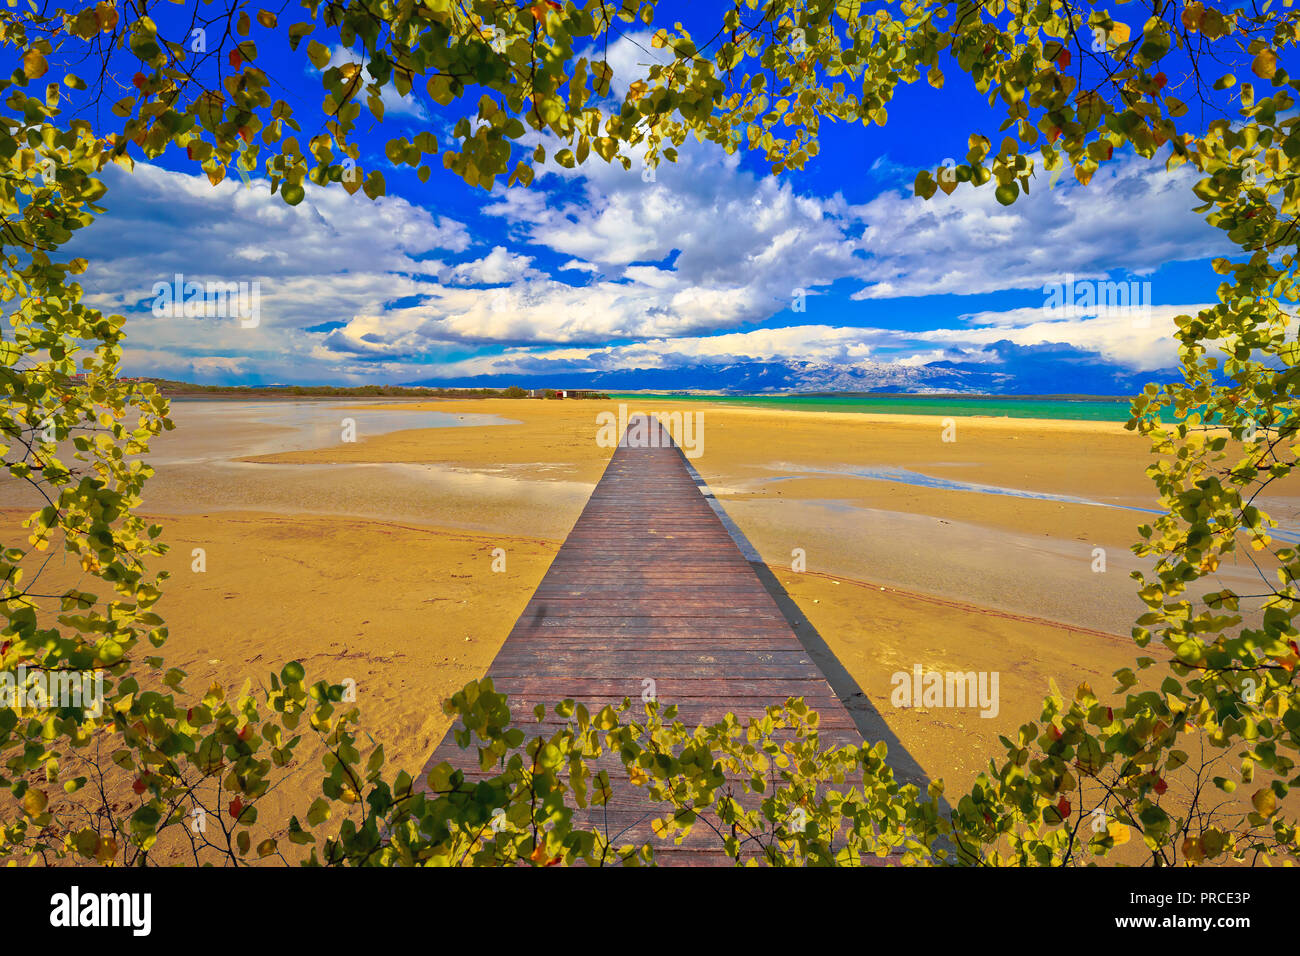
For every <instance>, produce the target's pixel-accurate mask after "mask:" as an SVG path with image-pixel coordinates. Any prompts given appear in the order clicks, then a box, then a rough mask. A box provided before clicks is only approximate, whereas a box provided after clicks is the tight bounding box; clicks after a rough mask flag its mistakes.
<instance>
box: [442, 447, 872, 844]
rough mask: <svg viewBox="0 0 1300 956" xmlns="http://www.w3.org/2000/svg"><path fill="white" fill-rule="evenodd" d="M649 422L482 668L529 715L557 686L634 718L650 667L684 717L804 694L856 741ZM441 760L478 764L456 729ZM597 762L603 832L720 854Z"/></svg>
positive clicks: (832, 731)
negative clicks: (683, 835) (678, 836)
mask: <svg viewBox="0 0 1300 956" xmlns="http://www.w3.org/2000/svg"><path fill="white" fill-rule="evenodd" d="M651 427H652V429H654V430H655V431H654V432H653V433H652V434H657V435H658V438H659V441H658V444H659V447H628V446H627V445H626V444H624V445H621V446H620V447H619V448H617V449H616V450H615V452H614V455H613V458H612V459H611V460H610V463H609V466H608V467H607V468H606V470H605V474H604V476H603V477H602V478H601V480H600V482H599V483H598V484H597V485H596V488H595V491H593V492H592V495H591V498H590V500H589V501H588V502H587V505H586V507H585V508H584V509H583V511H582V515H581V516H580V517H579V518H578V521H577V523H576V524H575V525H574V527H573V530H572V532H570V534H569V536H568V538H567V539H566V540H565V542H564V545H563V546H562V547H561V548H560V551H559V553H558V554H557V555H556V556H555V560H554V561H553V562H552V564H551V566H550V569H549V570H548V571H547V573H546V576H545V577H544V578H543V579H542V582H541V584H540V585H538V588H537V591H536V593H535V594H534V595H533V597H532V599H531V600H530V601H529V603H528V605H527V607H525V608H524V612H523V614H522V615H521V616H520V618H519V621H518V622H517V623H516V624H515V627H514V629H513V630H512V631H511V632H510V635H509V637H508V638H507V639H506V642H505V644H504V645H503V646H502V648H501V650H500V652H499V653H498V654H497V656H496V659H495V660H494V661H493V662H492V665H491V667H490V668H489V670H488V674H489V675H490V676H491V677H492V679H493V681H494V683H495V685H496V689H497V690H498V691H499V692H501V693H505V694H507V695H508V696H509V702H510V706H511V710H512V712H513V713H515V714H517V715H518V716H519V718H520V719H521V723H522V724H523V725H524V726H525V727H527V726H528V725H530V724H532V720H533V717H532V713H531V711H532V708H533V706H534V705H536V704H539V703H541V704H546V705H547V706H548V708H549V707H550V706H552V705H554V704H556V703H558V702H559V701H561V700H564V699H565V698H571V699H573V700H575V701H577V702H579V703H583V704H586V705H587V707H588V708H589V709H590V710H591V711H592V713H595V712H597V711H599V710H600V709H601V708H603V707H604V706H605V705H607V704H617V703H619V702H620V701H622V699H623V698H624V697H630V698H631V699H632V702H633V712H634V713H633V719H635V718H636V715H640V714H641V713H642V710H641V707H642V705H641V695H642V689H643V686H644V684H643V681H644V680H645V679H646V678H650V679H652V680H653V681H654V682H655V692H656V696H657V698H658V700H659V702H660V704H661V705H662V706H666V705H668V704H676V705H677V707H678V710H679V716H680V719H681V720H682V721H683V722H685V723H686V724H687V726H691V727H693V726H695V725H696V724H698V723H704V722H714V721H717V720H719V719H721V718H722V717H723V715H724V714H727V713H734V714H736V715H737V716H739V717H742V718H744V717H748V716H759V715H761V714H762V712H763V710H764V708H765V707H767V706H768V705H771V704H779V703H782V702H783V701H784V700H785V699H786V698H787V697H803V698H804V699H805V700H807V702H808V704H809V705H810V706H811V707H812V708H813V709H815V710H817V711H818V712H819V713H820V715H821V736H822V741H823V743H824V744H826V745H840V744H848V743H853V744H858V743H861V740H862V738H861V736H860V735H859V733H858V731H857V728H856V726H855V724H854V721H853V719H852V717H851V716H850V714H849V712H848V711H847V710H846V709H845V708H844V706H843V705H842V704H841V703H840V701H839V699H838V698H837V697H836V696H835V693H834V692H833V691H832V690H831V687H830V685H829V684H828V683H827V681H826V678H825V677H824V676H823V674H822V672H821V671H820V670H819V669H818V668H817V666H816V665H815V664H814V663H813V661H812V659H811V658H810V656H809V654H808V652H807V651H806V650H805V648H804V647H803V645H802V644H801V643H800V641H799V639H798V637H797V636H796V635H795V632H794V630H793V629H792V628H791V626H790V623H789V622H788V621H787V620H786V618H785V616H784V615H783V614H782V612H781V610H780V608H779V607H778V606H777V603H776V600H775V599H774V598H773V596H772V595H771V594H770V593H769V592H768V590H767V589H766V588H765V587H764V585H763V583H762V581H761V580H760V579H759V576H758V574H757V573H756V572H755V570H754V568H753V567H751V565H750V562H749V561H748V560H747V559H746V557H745V556H744V555H743V554H742V553H741V551H740V549H739V547H737V544H736V542H735V541H734V540H733V539H732V537H731V535H730V534H729V533H728V531H727V529H726V528H725V527H724V526H723V523H722V521H721V520H720V519H719V517H718V515H717V514H715V513H714V510H713V508H712V507H710V505H709V502H708V500H707V499H706V498H705V496H704V495H703V494H702V493H701V490H702V489H701V487H700V486H699V485H698V484H697V482H696V479H695V478H693V477H692V475H691V473H690V471H689V470H688V468H687V465H686V460H685V459H684V458H683V456H682V454H681V452H680V451H679V450H678V449H677V448H676V447H672V446H671V439H670V438H669V437H668V435H667V432H666V431H660V428H661V426H660V425H659V423H658V422H657V421H655V422H653V423H652V426H651ZM652 444H653V442H652ZM550 720H552V717H551V715H549V714H548V721H550ZM539 729H543V730H546V732H553V730H554V727H551V728H547V727H546V726H545V725H542V727H541V728H539ZM442 760H446V761H447V762H449V763H451V764H452V765H453V766H456V767H459V768H462V769H464V770H466V771H467V773H468V772H471V771H472V775H473V776H479V775H480V773H479V771H478V768H477V752H476V750H474V749H473V748H471V750H469V751H462V750H460V748H458V747H457V746H456V743H455V740H454V739H453V737H452V735H451V733H448V734H447V736H446V737H445V738H444V740H443V742H442V744H441V745H440V746H439V747H438V749H437V750H436V751H435V752H434V754H433V756H432V757H431V758H430V762H429V767H432V766H433V764H435V763H437V762H439V761H442ZM600 766H602V767H604V768H605V769H607V770H609V773H610V779H611V781H612V782H613V783H614V785H615V787H616V788H617V787H619V785H620V783H621V784H622V791H621V792H619V791H618V790H616V793H615V796H614V799H612V800H611V801H610V806H609V808H608V810H607V811H597V812H596V814H594V815H593V816H592V817H591V819H592V820H593V821H605V820H606V819H607V822H608V825H609V833H610V835H611V837H612V836H613V835H614V834H615V833H618V832H619V831H624V830H626V832H624V833H623V835H622V836H621V837H620V838H619V839H618V840H617V841H616V842H618V843H624V842H638V843H639V842H643V841H644V842H650V843H651V844H652V845H653V846H654V847H655V851H656V854H657V856H658V858H659V862H660V864H661V865H682V864H686V865H709V864H725V863H727V862H728V861H727V858H726V857H725V855H724V854H723V853H722V852H721V846H720V842H719V840H718V839H717V837H716V836H715V835H714V834H713V833H712V832H710V831H709V830H708V828H707V827H705V826H704V825H703V824H702V823H701V824H697V825H696V827H695V828H694V831H693V832H692V834H691V836H690V837H689V838H688V839H687V841H686V842H685V843H684V844H683V845H682V846H680V847H677V846H674V845H673V844H671V843H670V842H668V843H666V842H663V841H660V840H658V839H656V838H654V837H653V835H652V834H651V833H650V828H649V825H648V820H649V819H651V818H652V817H653V812H652V810H651V808H650V806H649V804H648V803H647V802H646V801H645V799H644V797H643V795H642V793H641V792H640V791H637V790H634V789H633V788H632V787H631V785H630V784H628V783H627V782H626V773H625V772H624V771H623V769H622V766H621V764H619V763H618V762H617V760H616V759H615V761H614V763H612V764H608V765H607V764H606V763H605V762H604V761H602V762H601V764H600ZM427 769H428V768H426V772H427ZM579 812H580V813H581V812H582V811H579Z"/></svg>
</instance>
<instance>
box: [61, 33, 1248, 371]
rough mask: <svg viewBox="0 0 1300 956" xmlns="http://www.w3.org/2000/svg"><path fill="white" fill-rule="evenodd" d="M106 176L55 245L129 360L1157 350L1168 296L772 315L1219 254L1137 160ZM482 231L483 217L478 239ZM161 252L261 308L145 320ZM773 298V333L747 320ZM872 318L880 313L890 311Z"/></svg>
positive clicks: (761, 313) (1171, 179)
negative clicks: (531, 180)
mask: <svg viewBox="0 0 1300 956" xmlns="http://www.w3.org/2000/svg"><path fill="white" fill-rule="evenodd" d="M639 55H640V54H639V51H634V50H622V51H618V50H615V51H614V52H613V53H611V61H613V60H614V59H615V58H616V57H622V58H623V59H624V60H626V61H627V64H625V65H624V66H622V67H620V66H618V65H616V67H615V69H616V74H617V72H618V71H619V69H623V70H625V71H628V70H632V69H633V68H634V67H636V66H637V65H638V64H639V63H640V61H639V60H637V56H639ZM628 64H630V65H628ZM882 169H883V167H882ZM107 175H108V177H109V186H110V190H109V193H108V195H107V197H106V199H105V205H106V206H108V208H109V213H108V214H107V215H106V216H105V217H103V219H102V220H101V221H100V222H98V223H97V224H96V225H95V226H94V227H93V228H91V229H89V230H86V231H85V232H83V233H81V234H80V235H79V236H78V237H77V239H76V241H75V243H74V251H75V254H78V255H84V256H86V257H87V258H88V259H90V261H91V263H92V268H91V271H90V272H89V273H88V274H87V276H86V277H85V282H84V285H85V287H86V288H87V290H88V292H89V293H90V300H91V302H92V304H95V305H97V306H99V307H102V308H106V309H110V310H113V311H124V310H125V311H128V312H131V313H132V319H131V322H130V324H129V326H128V329H129V331H130V341H129V343H128V348H129V350H130V351H129V352H128V357H129V361H131V362H135V363H137V365H138V367H140V368H145V367H147V368H148V369H150V370H153V371H156V372H158V373H159V374H165V369H167V368H172V369H173V370H178V371H184V372H189V373H192V374H195V375H209V376H220V375H222V374H227V375H231V376H257V377H259V378H261V379H263V380H266V379H273V378H274V379H284V378H290V379H297V380H301V379H302V377H303V376H304V375H308V374H311V375H312V376H313V377H314V378H316V379H317V380H341V381H352V380H372V381H374V380H378V381H402V380H407V379H409V378H411V377H412V376H413V375H414V376H416V377H426V378H427V377H428V376H429V375H430V374H444V373H445V374H448V375H453V374H455V375H468V374H479V373H486V372H488V371H495V370H510V369H527V368H538V367H544V366H547V365H550V364H554V363H565V364H569V363H586V364H587V365H588V366H589V367H592V368H614V367H643V368H644V367H660V366H669V365H674V364H683V363H685V364H689V363H722V362H739V361H779V360H784V359H799V360H804V361H818V362H823V361H824V362H831V363H836V362H838V363H846V364H851V363H855V362H857V363H860V362H890V363H895V364H897V365H901V366H915V365H920V364H925V363H927V362H932V361H942V360H945V359H948V360H958V359H960V360H974V361H982V360H989V361H992V360H994V357H995V354H994V353H993V352H992V351H990V348H991V346H993V345H994V344H996V343H999V342H1007V343H1013V344H1015V345H1018V346H1024V347H1035V346H1038V345H1044V344H1050V343H1056V344H1068V345H1070V346H1072V347H1075V348H1078V349H1082V350H1085V351H1091V352H1093V353H1096V354H1097V355H1098V356H1100V357H1103V358H1104V359H1105V360H1106V361H1108V362H1114V363H1118V364H1121V365H1123V366H1125V367H1129V368H1156V367H1162V366H1166V365H1168V364H1170V362H1171V360H1172V357H1173V355H1174V352H1173V345H1172V339H1171V336H1170V332H1171V331H1172V321H1171V320H1172V316H1173V315H1175V314H1178V313H1181V312H1186V311H1194V310H1195V309H1197V308H1199V307H1198V306H1160V307H1157V308H1156V310H1155V311H1154V312H1153V313H1152V314H1151V316H1150V317H1149V321H1148V322H1147V323H1146V324H1133V323H1132V322H1131V321H1126V320H1125V319H1124V318H1123V317H1113V316H1112V317H1105V316H1100V317H1098V316H1086V315H1085V316H1082V317H1078V318H1070V319H1059V318H1056V317H1052V316H1048V315H1045V314H1044V313H1043V311H1042V310H1041V309H1020V310H1010V311H1005V310H1004V311H998V312H990V311H984V312H978V311H974V310H971V311H969V312H968V313H967V314H965V315H960V316H958V315H954V316H953V317H952V320H951V322H950V323H948V324H949V327H947V328H939V329H931V330H929V331H914V330H911V331H909V329H910V328H912V323H904V324H905V325H906V326H907V327H906V328H899V329H893V328H880V327H877V328H861V327H857V326H856V324H855V323H854V322H853V316H852V315H851V314H850V315H846V316H842V317H837V319H835V320H833V321H832V322H831V323H829V324H828V323H827V322H826V319H825V315H826V313H825V312H824V311H821V310H818V311H817V315H818V319H819V321H818V323H817V324H800V323H801V322H807V319H806V318H803V317H802V316H800V315H799V314H798V310H797V309H796V310H795V311H793V312H791V311H790V310H791V306H792V305H793V304H794V303H796V302H797V301H798V300H800V299H801V298H803V297H804V296H818V295H820V294H823V293H826V292H828V291H829V290H830V287H831V286H832V285H833V284H838V285H837V288H839V289H843V290H845V291H851V290H854V289H856V290H857V291H856V294H855V295H854V296H853V297H854V298H856V299H859V300H862V299H871V300H877V301H881V302H887V301H888V300H890V299H892V298H895V297H902V296H909V297H910V296H924V295H929V294H935V293H959V294H972V295H974V294H979V293H988V292H994V291H1001V290H1010V289H1029V288H1037V287H1041V286H1042V285H1043V284H1045V283H1048V282H1057V281H1061V280H1062V278H1063V275H1064V274H1065V273H1067V272H1072V273H1074V274H1076V275H1077V276H1078V277H1081V278H1082V277H1087V276H1102V275H1105V274H1106V273H1108V272H1115V271H1119V272H1125V273H1129V274H1139V275H1140V274H1144V273H1147V272H1150V271H1151V270H1154V269H1156V268H1158V267H1159V266H1161V265H1163V264H1164V263H1166V262H1169V261H1174V260H1179V259H1199V258H1203V257H1205V256H1209V255H1213V254H1219V253H1222V252H1223V251H1225V250H1224V246H1223V243H1222V240H1221V239H1220V237H1219V235H1218V233H1217V232H1216V231H1215V230H1213V229H1210V228H1209V227H1208V226H1206V225H1205V224H1204V223H1203V222H1202V221H1201V220H1200V219H1199V218H1198V217H1197V216H1195V214H1192V213H1190V212H1189V210H1188V207H1189V205H1190V202H1189V196H1190V192H1189V190H1188V182H1187V181H1186V179H1187V176H1188V175H1189V174H1188V173H1186V172H1182V171H1175V172H1173V173H1166V172H1164V171H1163V170H1162V169H1161V168H1160V167H1159V166H1158V165H1157V164H1144V163H1141V162H1140V161H1137V160H1130V161H1127V162H1121V163H1118V164H1114V165H1113V166H1112V167H1108V168H1106V169H1103V170H1102V171H1101V172H1099V173H1098V174H1097V177H1096V179H1095V180H1094V183H1093V185H1092V186H1091V187H1088V188H1087V189H1084V188H1083V187H1080V186H1079V185H1078V184H1075V183H1073V182H1062V183H1059V184H1058V185H1057V187H1056V188H1055V189H1046V188H1041V187H1040V188H1036V189H1035V190H1034V191H1033V193H1031V194H1030V195H1029V196H1025V197H1022V199H1021V200H1020V201H1019V202H1017V203H1016V204H1015V205H1014V206H1013V207H1010V208H1004V207H1002V206H1000V205H998V204H997V203H996V201H995V200H994V199H993V196H992V192H991V190H986V189H981V190H974V189H969V188H966V187H962V188H959V189H958V190H957V191H956V192H955V193H954V194H953V196H951V197H944V196H942V195H939V196H937V197H935V198H934V199H933V200H931V201H929V202H925V201H921V200H918V199H915V198H914V197H911V196H909V195H906V194H904V193H903V192H898V191H892V190H891V191H885V192H882V193H880V194H879V195H878V196H877V197H876V198H874V199H872V200H871V201H869V202H867V203H863V204H859V205H853V204H849V203H847V202H845V201H844V200H843V198H841V197H840V196H838V195H830V196H825V195H821V196H819V195H814V194H809V193H807V192H803V191H800V190H798V189H796V188H795V186H794V184H793V183H792V181H791V180H788V179H777V178H775V177H771V176H763V175H756V174H755V173H752V172H750V171H748V170H746V169H744V168H742V166H741V165H740V162H739V159H738V157H735V156H728V155H726V154H725V153H723V152H722V151H721V150H718V149H716V148H714V147H710V146H706V145H698V144H697V145H687V146H686V147H685V148H683V149H682V151H681V158H680V161H679V162H678V163H675V164H665V165H664V166H661V167H660V168H659V169H658V170H657V172H656V175H655V176H654V177H652V178H651V177H643V176H642V174H641V171H640V170H638V169H633V170H631V171H624V170H622V169H621V168H620V167H610V166H606V165H604V164H601V163H598V162H597V163H592V164H589V165H587V166H584V167H582V168H581V169H578V170H563V169H559V168H555V169H553V170H548V172H547V173H546V174H545V175H543V176H541V177H539V180H538V183H537V184H536V185H535V186H534V188H532V189H529V190H522V189H511V190H506V189H504V188H500V189H498V190H496V191H495V192H494V193H493V194H492V196H491V198H490V199H489V200H488V201H487V203H486V204H485V205H484V206H483V208H482V210H481V213H482V215H483V216H484V217H485V218H484V219H482V220H480V221H478V222H476V223H475V224H474V225H473V226H471V225H467V224H466V223H464V222H460V221H456V220H452V219H449V218H447V217H442V216H437V215H434V214H433V213H431V212H429V211H428V210H427V209H425V208H423V207H421V206H419V205H416V204H414V203H412V202H409V201H407V200H405V199H403V198H401V197H400V196H389V197H385V198H383V199H380V200H379V201H377V202H371V201H370V200H367V199H365V198H364V197H361V196H357V197H352V196H348V195H347V194H346V193H345V192H344V191H342V190H340V189H329V190H322V189H316V188H309V190H308V193H307V198H306V200H305V201H304V202H303V203H302V204H301V205H299V206H297V207H287V206H285V205H284V204H283V203H280V202H279V201H278V200H277V201H271V200H270V197H268V195H267V186H266V184H265V182H259V181H254V184H253V188H252V189H248V188H245V187H244V186H243V185H242V184H241V183H239V182H237V181H228V182H224V183H222V184H220V185H219V186H217V187H216V188H213V187H211V186H209V184H208V183H207V181H206V179H204V178H202V177H201V176H189V175H185V174H180V173H173V172H169V171H166V170H163V169H160V168H158V167H153V166H148V165H140V166H138V167H137V169H136V172H135V174H134V175H129V174H126V173H125V172H121V171H118V170H117V169H116V167H113V168H111V169H110V170H109V172H108V174H107ZM489 227H490V228H489ZM488 232H492V233H493V234H494V236H495V235H497V234H501V235H504V237H505V238H495V239H494V240H493V241H491V242H484V241H483V240H482V239H481V238H478V237H481V236H482V235H484V234H485V233H488ZM176 273H181V274H183V275H185V276H186V278H195V279H199V280H207V279H233V280H246V281H257V282H259V283H260V286H261V313H262V322H261V324H260V325H259V326H258V327H257V328H256V329H243V328H240V327H239V325H238V323H236V322H231V321H227V322H214V321H203V320H178V319H168V318H158V317H154V316H152V315H151V314H150V313H149V312H148V309H147V306H148V301H149V297H150V289H151V287H152V284H153V283H154V282H156V281H169V280H170V279H171V277H172V276H173V275H174V274H176ZM1156 291H1157V293H1159V292H1160V290H1159V289H1158V288H1157V290H1156ZM801 293H803V295H801ZM1157 297H1158V298H1159V297H1160V296H1159V295H1158V296H1157ZM972 304H973V305H978V304H979V303H978V300H973V302H972ZM782 313H784V314H785V316H786V319H787V322H788V323H789V324H788V325H787V326H786V327H785V328H765V327H758V326H760V324H761V323H765V322H769V321H770V320H771V319H772V318H773V317H774V316H777V315H779V314H782ZM876 314H877V316H878V318H877V319H876V325H878V326H879V325H888V324H889V322H888V320H887V318H886V316H887V310H879V309H878V310H877V311H876ZM936 324H937V320H936ZM611 342H613V343H618V344H613V345H611V344H609V343H611ZM169 363H170V364H169ZM656 363H658V364H657V365H656ZM133 367H136V366H133Z"/></svg>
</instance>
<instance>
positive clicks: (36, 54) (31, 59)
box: [23, 50, 50, 80]
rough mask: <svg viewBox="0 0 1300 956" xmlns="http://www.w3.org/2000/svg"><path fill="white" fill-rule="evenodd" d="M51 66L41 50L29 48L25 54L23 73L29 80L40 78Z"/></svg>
mask: <svg viewBox="0 0 1300 956" xmlns="http://www.w3.org/2000/svg"><path fill="white" fill-rule="evenodd" d="M49 68H50V65H49V64H48V63H46V62H45V57H44V56H43V55H42V54H41V51H40V50H28V51H27V52H26V53H24V54H23V73H24V74H26V76H27V78H28V79H29V80H36V79H39V78H40V77H42V76H44V75H45V71H46V70H48V69H49Z"/></svg>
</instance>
